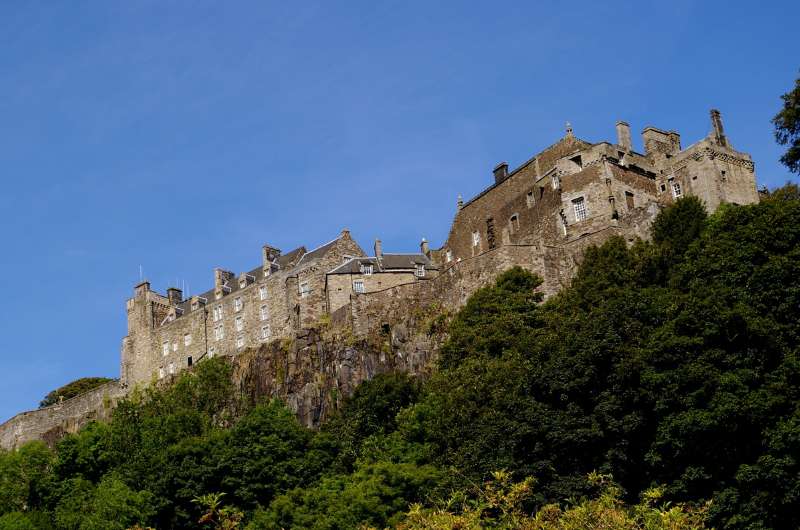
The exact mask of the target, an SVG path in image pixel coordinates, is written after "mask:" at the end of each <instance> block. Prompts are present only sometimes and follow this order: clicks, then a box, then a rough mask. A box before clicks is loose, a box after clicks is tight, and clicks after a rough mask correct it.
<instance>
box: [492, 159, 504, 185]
mask: <svg viewBox="0 0 800 530" xmlns="http://www.w3.org/2000/svg"><path fill="white" fill-rule="evenodd" d="M492 173H494V183H495V184H499V183H501V182H503V181H504V180H505V179H506V178H508V162H500V163H499V164H497V165H496V166H495V167H494V169H493V170H492Z"/></svg>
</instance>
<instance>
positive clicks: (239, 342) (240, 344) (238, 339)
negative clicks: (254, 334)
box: [236, 335, 244, 348]
mask: <svg viewBox="0 0 800 530" xmlns="http://www.w3.org/2000/svg"><path fill="white" fill-rule="evenodd" d="M236 347H237V348H244V335H239V336H238V337H236Z"/></svg>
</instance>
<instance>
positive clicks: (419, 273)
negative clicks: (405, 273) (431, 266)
mask: <svg viewBox="0 0 800 530" xmlns="http://www.w3.org/2000/svg"><path fill="white" fill-rule="evenodd" d="M414 275H415V276H416V277H417V278H424V277H425V264H424V263H417V268H416V270H415V271H414Z"/></svg>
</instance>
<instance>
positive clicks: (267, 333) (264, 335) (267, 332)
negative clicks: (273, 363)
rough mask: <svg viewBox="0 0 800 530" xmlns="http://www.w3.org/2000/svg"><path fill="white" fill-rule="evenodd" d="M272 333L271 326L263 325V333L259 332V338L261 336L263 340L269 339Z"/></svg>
mask: <svg viewBox="0 0 800 530" xmlns="http://www.w3.org/2000/svg"><path fill="white" fill-rule="evenodd" d="M271 334H272V333H271V331H270V329H269V326H261V333H260V334H259V338H260V339H261V340H267V339H269V337H270V335H271Z"/></svg>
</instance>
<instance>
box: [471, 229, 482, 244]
mask: <svg viewBox="0 0 800 530" xmlns="http://www.w3.org/2000/svg"><path fill="white" fill-rule="evenodd" d="M480 244H481V233H480V232H478V231H477V230H476V231H475V232H472V246H473V247H477V246H478V245H480Z"/></svg>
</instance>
